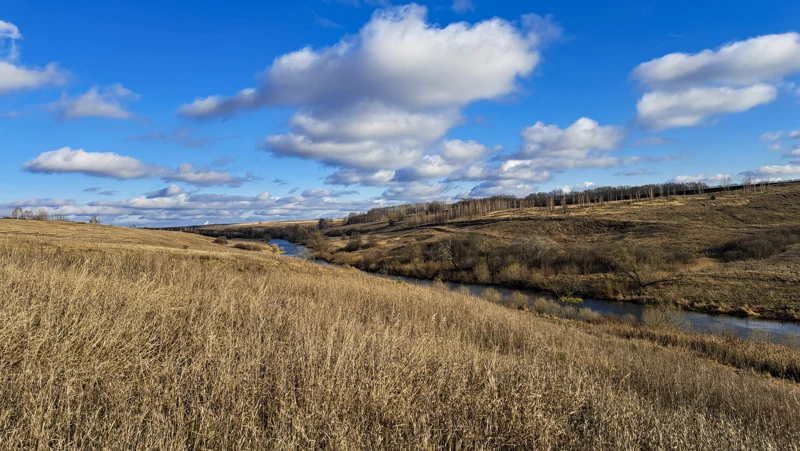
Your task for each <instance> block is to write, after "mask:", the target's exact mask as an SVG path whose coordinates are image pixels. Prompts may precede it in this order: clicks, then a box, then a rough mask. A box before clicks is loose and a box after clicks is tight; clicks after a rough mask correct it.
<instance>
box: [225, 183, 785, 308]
mask: <svg viewBox="0 0 800 451" xmlns="http://www.w3.org/2000/svg"><path fill="white" fill-rule="evenodd" d="M715 196H716V199H715V200H713V201H712V200H710V196H708V195H696V196H681V197H676V198H672V199H669V200H667V199H657V200H655V201H652V202H650V201H643V202H639V203H633V204H631V203H630V202H627V201H624V202H606V203H605V204H603V205H592V206H588V207H581V208H579V207H571V208H570V209H569V211H568V214H563V213H555V214H550V213H547V210H546V209H545V208H535V209H523V210H508V211H499V212H494V213H490V214H487V215H485V216H482V217H477V218H470V219H459V220H453V221H449V222H447V223H445V224H437V225H426V226H416V225H413V224H403V223H402V222H398V223H397V224H395V225H389V223H388V222H382V223H371V224H359V225H351V226H336V227H333V228H331V229H326V230H325V231H324V232H325V233H326V234H328V235H336V234H342V233H354V232H355V231H358V232H360V233H361V236H362V238H363V239H364V240H367V239H370V240H372V242H373V243H374V244H375V246H373V247H371V248H369V249H362V250H358V251H355V252H346V251H345V246H347V244H348V242H347V241H346V240H342V239H340V238H338V237H336V236H331V238H330V239H329V247H330V249H328V251H327V252H325V254H326V255H327V258H326V259H327V260H328V261H331V262H333V263H339V264H347V265H350V266H356V267H358V268H360V269H364V270H369V271H383V270H385V269H386V268H388V270H389V272H390V273H392V274H397V275H403V276H409V277H421V278H433V277H440V278H442V279H443V280H448V281H454V282H471V283H478V282H479V283H493V284H498V285H503V286H508V287H512V288H523V287H524V288H531V289H537V290H547V291H551V292H553V293H555V294H557V295H559V296H562V295H565V293H566V295H568V296H570V295H569V292H570V291H574V292H575V293H579V294H580V295H581V296H583V297H592V298H600V299H612V300H629V301H637V302H648V303H666V304H673V305H678V306H681V307H682V308H684V309H689V310H695V311H704V312H710V313H725V314H733V315H743V316H757V317H763V318H771V319H782V320H793V321H800V244H798V243H796V242H795V241H792V240H788V241H786V242H785V243H784V242H783V241H782V242H781V243H780V245H775V246H773V247H775V250H776V252H775V253H765V254H764V258H763V259H752V260H745V261H726V259H725V258H722V257H720V255H723V256H724V254H725V249H726V246H727V247H730V246H732V245H735V244H737V243H739V244H741V243H753V242H755V243H758V242H760V241H763V239H764V237H771V236H772V235H774V234H776V233H779V232H781V231H786V230H789V229H790V228H791V227H796V226H797V224H798V221H800V184H794V185H788V186H779V187H771V188H769V189H768V190H767V191H765V192H755V193H753V192H743V191H734V192H724V193H716V194H715ZM262 227H263V228H264V229H265V230H267V231H269V230H270V228H271V227H273V226H272V225H270V224H264V225H262ZM234 229H235V227H231V230H234ZM469 235H478V236H480V237H481V238H482V239H484V240H485V242H486V243H487V247H488V249H490V250H491V249H505V248H507V247H509V246H514V244H513V243H515V241H517V240H519V239H528V238H532V237H536V238H537V239H540V240H543V241H546V242H548V243H552V245H553V250H552V252H549V253H548V255H552V256H558V255H561V256H562V257H561V258H562V260H564V261H565V262H566V263H567V265H561V266H562V267H555V268H545V269H542V268H533V267H531V268H523V269H524V270H527V269H530V271H528V272H526V271H523V274H522V275H521V277H518V276H517V275H516V274H511V275H512V276H513V277H508V274H506V272H508V271H506V270H504V269H503V266H505V267H506V269H509V268H510V269H513V268H514V266H513V262H504V261H502V260H503V259H506V258H507V253H506V252H505V251H498V252H500V253H501V254H502V255H499V256H497V258H496V260H499V261H498V262H497V263H496V264H495V265H494V266H495V267H493V268H492V269H491V273H490V274H485V275H482V276H479V275H478V269H479V268H480V267H479V266H478V265H479V264H473V263H470V264H469V265H468V266H467V267H463V265H462V266H461V267H458V268H453V267H452V265H448V262H447V261H446V260H445V259H444V258H442V257H441V252H439V251H438V248H439V246H440V245H441V243H443V242H446V241H447V240H451V239H453V240H456V239H458V238H459V237H467V236H469ZM414 247H419V248H422V249H427V250H428V251H427V253H426V254H425V255H422V252H417V254H419V255H415V256H414V257H413V258H412V254H414V253H413V252H412V251H413V248H414ZM616 247H621V248H627V249H635V250H641V251H642V252H647V253H650V254H653V255H658V256H660V257H663V259H664V260H665V265H664V267H663V268H655V269H654V271H652V273H653V274H652V275H653V277H654V278H655V279H664V280H665V282H664V283H659V284H654V285H649V286H647V287H646V289H630V287H626V286H625V285H626V283H625V282H628V281H625V280H622V281H621V280H618V279H619V277H618V275H617V274H613V273H612V272H602V271H601V272H597V273H592V271H594V270H586V271H584V273H581V274H579V273H577V272H576V271H570V268H569V267H568V266H569V265H568V263H569V261H570V260H575V263H574V265H575V266H576V267H580V266H581V265H583V262H582V261H581V259H580V258H579V257H584V256H587V255H590V254H591V253H592V252H597V253H598V254H603V253H604V250H608V249H613V248H616ZM606 254H607V252H606ZM564 256H566V257H564ZM601 256H606V255H605V254H603V255H601ZM414 258H416V260H414ZM670 260H671V261H670ZM490 265H491V262H490ZM565 266H566V267H565ZM582 271H583V270H582ZM481 272H484V271H481ZM559 272H561V274H565V275H566V278H567V279H568V280H569V281H570V283H571V284H573V285H574V287H566V288H567V289H565V288H564V287H562V286H560V285H562V284H561V281H563V280H564V277H562V276H561V275H560V274H559ZM634 288H637V287H634Z"/></svg>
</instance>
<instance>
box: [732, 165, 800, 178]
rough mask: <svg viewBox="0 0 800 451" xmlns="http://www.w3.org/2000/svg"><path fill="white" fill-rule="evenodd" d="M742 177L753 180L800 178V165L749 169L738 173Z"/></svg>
mask: <svg viewBox="0 0 800 451" xmlns="http://www.w3.org/2000/svg"><path fill="white" fill-rule="evenodd" d="M739 175H742V176H744V177H755V178H759V179H762V178H766V179H769V178H775V177H783V176H788V177H795V176H800V164H786V165H782V166H781V165H773V166H762V167H760V168H757V169H751V170H749V171H745V172H742V173H740V174H739Z"/></svg>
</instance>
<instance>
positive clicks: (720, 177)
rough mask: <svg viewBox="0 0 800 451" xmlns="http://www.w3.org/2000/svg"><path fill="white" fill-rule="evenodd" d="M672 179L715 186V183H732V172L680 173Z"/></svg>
mask: <svg viewBox="0 0 800 451" xmlns="http://www.w3.org/2000/svg"><path fill="white" fill-rule="evenodd" d="M670 181H671V182H674V183H705V184H706V185H712V186H715V185H722V184H725V183H730V181H731V175H730V174H714V175H706V174H698V175H679V176H677V177H675V178H673V179H672V180H670Z"/></svg>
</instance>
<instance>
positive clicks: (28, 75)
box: [0, 20, 67, 94]
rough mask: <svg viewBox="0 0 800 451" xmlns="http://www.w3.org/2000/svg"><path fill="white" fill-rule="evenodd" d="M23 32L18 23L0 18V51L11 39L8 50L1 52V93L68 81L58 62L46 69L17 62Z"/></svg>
mask: <svg viewBox="0 0 800 451" xmlns="http://www.w3.org/2000/svg"><path fill="white" fill-rule="evenodd" d="M19 39H22V33H20V31H19V29H18V28H17V26H16V25H14V24H13V23H10V22H4V21H2V20H0V52H2V51H3V50H4V48H5V42H6V41H9V44H8V51H7V52H5V53H0V94H5V93H8V92H12V91H21V90H25V89H36V88H40V87H43V86H58V85H63V84H65V83H66V82H67V76H66V73H65V72H64V71H62V70H61V69H59V67H58V65H57V64H54V63H50V64H48V65H47V66H45V68H44V69H30V68H26V67H23V66H20V65H18V64H17V63H16V61H17V60H18V59H19V50H18V49H17V41H18V40H19Z"/></svg>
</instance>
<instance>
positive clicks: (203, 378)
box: [0, 220, 800, 449]
mask: <svg viewBox="0 0 800 451" xmlns="http://www.w3.org/2000/svg"><path fill="white" fill-rule="evenodd" d="M0 281H2V283H0V324H2V325H3V327H2V328H0V447H3V448H24V449H31V448H44V447H47V448H58V449H64V448H115V449H153V448H157V449H177V448H180V449H196V448H203V449H206V448H213V449H231V448H236V449H265V448H270V449H274V448H278V449H286V448H337V449H341V448H404V449H407V448H419V449H432V448H459V447H460V448H470V449H475V448H478V449H480V448H484V449H485V448H499V447H505V448H515V447H516V448H527V449H531V448H536V449H542V448H562V449H596V448H644V449H664V448H688V447H691V448H694V449H796V448H797V443H800V432H799V431H798V429H797V428H796V425H797V424H798V423H800V390H798V386H797V384H796V382H794V381H797V380H800V369H799V368H797V362H800V355H799V354H798V351H797V350H793V349H790V348H786V347H783V346H778V345H772V344H766V343H764V344H758V345H753V344H752V343H747V342H743V341H739V340H736V339H734V338H727V339H721V338H715V337H703V336H694V335H686V334H682V333H680V332H678V331H674V330H667V329H664V330H660V329H642V328H638V327H635V326H631V325H626V324H623V323H619V324H617V323H604V322H603V321H598V322H588V323H587V322H580V321H570V320H562V319H558V318H552V317H539V316H535V315H533V314H531V313H528V312H522V311H518V310H512V309H508V308H505V307H502V306H499V305H496V304H492V303H489V302H486V301H484V300H481V299H479V298H476V297H473V296H469V295H465V294H461V293H454V292H449V291H446V290H441V289H436V288H423V287H419V286H414V285H408V284H398V283H396V282H393V281H389V280H383V279H377V278H374V277H371V276H369V275H366V274H363V273H361V272H358V271H354V270H348V269H344V268H337V267H330V266H320V265H314V264H311V263H307V262H303V261H300V260H297V259H291V258H288V257H282V256H280V255H278V254H276V253H274V252H271V251H270V250H269V249H266V248H264V249H263V250H262V251H261V252H253V251H247V250H242V249H237V248H235V247H234V243H230V244H227V245H221V244H214V243H213V241H212V238H207V237H203V236H199V235H193V234H185V233H178V232H159V231H149V230H135V229H122V228H115V227H108V226H97V225H93V226H90V225H86V224H68V223H44V222H33V221H11V220H0ZM656 337H661V338H658V339H657V338H656ZM665 337H671V338H669V339H670V340H671V344H670V345H669V346H667V347H665V346H662V345H661V344H659V340H663V339H664V338H665ZM690 342H693V343H695V344H696V346H695V345H691V344H690ZM715 349H716V351H715ZM725 356H727V357H725ZM792 365H794V366H792ZM770 368H772V370H770ZM781 368H783V370H780V369H781ZM787 368H788V369H790V372H786V369H787ZM781 371H783V373H781ZM768 374H780V378H773V377H770V376H769V375H768Z"/></svg>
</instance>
